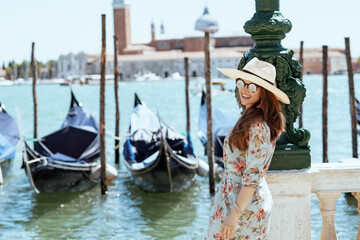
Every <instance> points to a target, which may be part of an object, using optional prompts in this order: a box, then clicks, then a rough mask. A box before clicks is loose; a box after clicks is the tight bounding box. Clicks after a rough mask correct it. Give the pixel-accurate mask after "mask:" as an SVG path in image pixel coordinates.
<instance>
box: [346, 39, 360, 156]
mask: <svg viewBox="0 0 360 240" xmlns="http://www.w3.org/2000/svg"><path fill="white" fill-rule="evenodd" d="M345 55H346V62H347V71H348V77H349V96H350V114H351V136H352V156H353V158H358V149H357V129H356V122H357V120H356V103H355V90H354V73H353V68H352V63H351V53H350V38H348V37H346V38H345Z"/></svg>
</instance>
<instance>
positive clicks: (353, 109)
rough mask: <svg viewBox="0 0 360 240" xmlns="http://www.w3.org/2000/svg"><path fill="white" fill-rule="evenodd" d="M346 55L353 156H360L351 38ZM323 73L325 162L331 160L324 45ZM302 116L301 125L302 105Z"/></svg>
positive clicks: (301, 60)
mask: <svg viewBox="0 0 360 240" xmlns="http://www.w3.org/2000/svg"><path fill="white" fill-rule="evenodd" d="M303 45H304V42H303V41H301V42H300V59H299V60H300V64H301V65H303ZM345 55H346V63H347V72H348V78H349V96H350V114H351V136H352V156H353V158H357V157H358V150H357V127H356V125H357V124H356V122H357V119H356V115H357V114H356V105H357V103H356V100H355V93H354V92H355V91H354V72H353V67H352V62H351V53H350V38H348V37H346V38H345ZM322 64H323V66H322V74H323V99H322V124H323V132H322V141H323V162H324V163H327V162H329V159H328V46H326V45H324V46H322ZM300 112H301V115H300V118H299V127H300V128H301V127H302V126H303V121H302V106H300Z"/></svg>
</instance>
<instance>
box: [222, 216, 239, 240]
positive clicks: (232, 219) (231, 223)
mask: <svg viewBox="0 0 360 240" xmlns="http://www.w3.org/2000/svg"><path fill="white" fill-rule="evenodd" d="M239 217H240V216H239V214H237V213H236V212H235V211H234V210H232V211H231V212H230V214H229V216H228V217H227V218H226V219H225V221H224V222H223V223H222V224H221V228H220V234H221V236H222V237H223V238H225V239H231V238H233V237H234V234H235V230H236V225H237V223H238V221H239Z"/></svg>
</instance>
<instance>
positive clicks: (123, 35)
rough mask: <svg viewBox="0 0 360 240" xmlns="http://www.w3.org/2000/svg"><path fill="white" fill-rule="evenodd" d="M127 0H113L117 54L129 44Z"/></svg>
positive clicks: (128, 5)
mask: <svg viewBox="0 0 360 240" xmlns="http://www.w3.org/2000/svg"><path fill="white" fill-rule="evenodd" d="M129 2H130V1H129V0H114V1H113V9H114V33H115V35H116V36H117V38H118V51H119V54H122V53H123V50H124V49H125V48H126V47H127V46H129V45H130V44H131V36H130V10H129V8H130V4H129Z"/></svg>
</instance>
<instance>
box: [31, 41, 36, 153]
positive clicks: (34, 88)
mask: <svg viewBox="0 0 360 240" xmlns="http://www.w3.org/2000/svg"><path fill="white" fill-rule="evenodd" d="M34 49H35V43H34V42H32V44H31V72H32V78H33V82H32V93H33V102H34V139H37V131H38V130H37V115H38V106H37V95H36V80H37V63H36V59H35V55H34ZM35 144H36V142H35V141H34V148H35Z"/></svg>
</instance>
